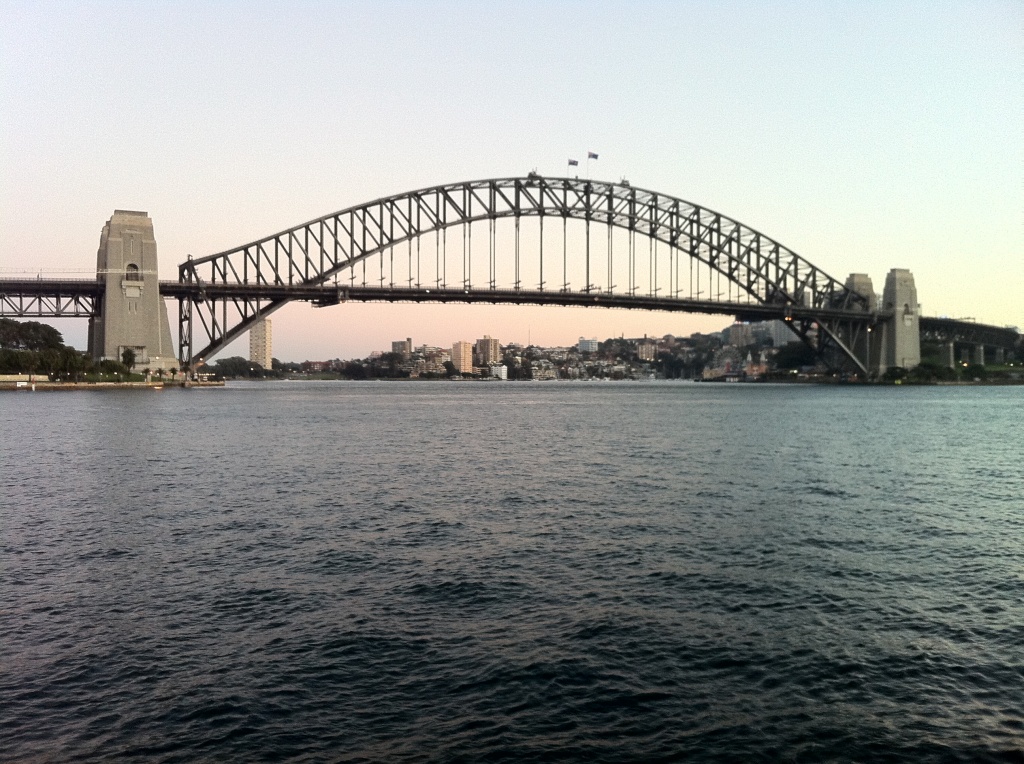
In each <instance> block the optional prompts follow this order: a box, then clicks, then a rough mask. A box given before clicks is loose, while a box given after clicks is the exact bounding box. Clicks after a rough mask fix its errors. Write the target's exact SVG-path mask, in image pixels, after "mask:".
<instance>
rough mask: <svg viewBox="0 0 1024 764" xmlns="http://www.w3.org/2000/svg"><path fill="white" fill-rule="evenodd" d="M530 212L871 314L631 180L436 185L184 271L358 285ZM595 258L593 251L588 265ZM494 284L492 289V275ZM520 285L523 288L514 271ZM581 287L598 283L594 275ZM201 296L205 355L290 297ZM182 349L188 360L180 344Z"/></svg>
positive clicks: (775, 294) (861, 303)
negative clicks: (473, 227) (409, 252)
mask: <svg viewBox="0 0 1024 764" xmlns="http://www.w3.org/2000/svg"><path fill="white" fill-rule="evenodd" d="M522 217H539V218H541V220H542V221H543V219H544V218H545V217H547V218H556V219H557V218H562V219H566V220H568V219H577V220H584V221H587V222H588V223H589V222H595V223H599V224H605V225H608V226H610V227H615V228H620V229H625V230H628V231H630V232H633V233H638V234H640V235H641V236H644V237H647V238H649V239H651V240H652V241H657V242H660V243H664V244H667V245H668V246H669V247H670V248H672V249H673V250H674V251H676V252H678V253H680V254H682V255H686V256H687V257H689V258H691V259H692V260H695V261H697V262H699V263H702V264H703V265H705V266H706V267H707V268H709V269H711V270H713V271H716V272H718V273H720V274H721V275H722V276H724V277H725V278H726V279H727V280H728V281H730V282H732V283H733V284H736V285H737V286H738V287H739V288H740V289H741V290H743V292H744V293H745V294H746V295H747V297H748V299H750V300H752V302H753V303H754V304H760V305H775V306H779V307H780V308H785V307H790V308H801V309H802V308H813V309H817V310H839V311H843V312H847V313H850V314H857V313H859V314H861V315H865V314H866V311H867V297H866V296H863V295H860V294H857V293H856V292H853V291H851V290H850V289H848V288H847V287H846V286H845V285H844V284H842V283H840V282H839V281H837V280H836V279H835V278H833V277H831V276H829V275H828V274H827V273H825V272H824V271H822V270H820V269H819V268H816V267H815V266H814V265H812V264H811V263H810V262H808V261H807V260H805V259H804V258H802V257H800V256H799V255H797V254H796V253H794V252H792V251H791V250H789V249H788V248H786V247H784V246H783V245H781V244H780V243H778V242H777V241H775V240H773V239H771V238H769V237H767V236H765V235H764V234H762V233H760V232H758V231H756V230H754V229H751V228H749V227H747V226H745V225H743V224H742V223H739V222H738V221H735V220H733V219H731V218H728V217H726V216H724V215H721V214H720V213H717V212H715V211H713V210H708V209H706V208H704V207H701V206H699V205H695V204H692V203H690V202H687V201H684V200H682V199H678V198H675V197H672V196H668V195H665V194H658V193H655V192H652V191H647V190H644V189H639V188H633V187H632V186H630V185H628V184H626V183H607V182H600V181H588V180H579V179H570V178H545V177H541V176H538V175H532V174H531V175H530V176H528V177H526V178H504V179H495V180H482V181H471V182H466V183H455V184H450V185H443V186H435V187H432V188H427V189H421V190H418V191H412V192H408V193H403V194H398V195H395V196H390V197H385V198H382V199H377V200H375V201H372V202H368V203H365V204H361V205H357V206H355V207H351V208H348V209H345V210H342V211H340V212H336V213H332V214H331V215H326V216H324V217H321V218H317V219H315V220H312V221H309V222H308V223H304V224H302V225H299V226H296V227H294V228H290V229H288V230H285V231H282V232H280V233H277V234H274V235H272V236H268V237H265V238H263V239H258V240H256V241H253V242H250V243H248V244H244V245H242V246H240V247H236V248H233V249H230V250H226V251H224V252H220V253H217V254H214V255H209V256H207V257H202V258H197V259H194V260H193V259H190V260H188V261H187V262H185V263H183V264H182V265H181V266H180V267H179V281H180V282H181V284H182V285H186V284H187V285H193V286H200V287H212V286H213V285H217V284H220V285H228V284H244V285H253V286H256V285H279V286H285V285H287V286H302V285H308V286H312V285H317V284H323V283H324V282H326V281H328V280H329V279H332V278H334V277H336V276H337V275H339V274H341V273H343V272H344V271H346V270H348V272H349V279H350V280H351V282H352V286H354V283H355V266H356V265H357V264H359V263H360V262H362V263H363V264H364V266H365V263H366V261H367V259H368V258H369V257H370V256H372V255H380V254H382V253H383V252H384V251H385V250H388V249H390V248H393V247H395V246H396V245H398V244H401V243H404V242H409V241H412V240H413V239H416V238H419V237H422V236H424V235H425V234H429V233H435V232H441V233H442V235H443V234H444V232H445V231H446V229H448V228H450V227H453V226H460V225H466V224H469V223H473V222H479V221H488V220H490V221H494V220H497V219H501V218H516V219H519V218H522ZM588 241H589V239H588ZM589 265H590V263H589V259H588V262H587V268H588V273H589ZM382 286H383V285H382ZM467 286H468V284H467ZM567 286H568V285H564V287H563V291H564V290H566V289H567ZM489 288H490V289H491V290H494V289H496V285H495V284H494V283H493V277H492V279H491V281H490V283H489ZM515 288H517V289H518V288H520V284H519V282H518V276H517V282H516V284H515ZM474 291H483V290H474ZM579 291H582V292H584V293H589V292H590V291H591V288H590V284H589V278H588V284H587V285H586V286H585V287H584V288H583V289H582V290H579ZM198 295H199V296H198V298H197V299H196V300H195V304H194V305H192V306H190V308H189V311H188V312H189V316H187V317H186V316H184V313H183V317H182V320H183V321H185V320H187V321H188V324H189V326H188V336H187V337H186V336H185V334H186V332H185V329H184V325H183V328H182V342H183V344H184V346H185V347H187V348H188V349H189V351H191V345H192V337H191V334H192V332H193V331H194V330H195V329H198V328H202V330H203V332H204V333H205V335H206V338H207V344H206V346H205V347H204V348H203V349H202V351H201V352H200V353H199V355H202V356H207V357H208V356H209V355H211V354H212V353H214V352H216V351H217V350H219V349H220V348H222V347H223V346H224V345H226V344H228V343H229V342H231V341H232V340H234V339H235V338H237V337H238V336H240V335H241V334H242V333H244V332H245V331H247V330H248V328H249V327H250V326H251V325H252V324H253V323H254V322H255V321H257V320H259V318H261V317H264V316H266V315H268V314H269V313H271V312H273V311H274V310H276V309H277V308H279V307H280V306H281V305H283V304H284V303H285V302H287V301H288V300H287V299H269V300H265V299H259V298H256V297H247V296H242V295H238V296H234V297H228V296H219V297H213V296H212V294H211V296H210V301H209V302H208V303H204V302H203V300H204V295H203V294H202V292H199V293H198ZM189 299H191V298H189ZM637 307H639V305H638V306H637ZM197 318H198V321H197V320H196V319H197ZM830 335H832V332H831V331H826V332H825V333H824V336H825V337H826V338H827V337H829V336H830ZM835 339H837V338H835ZM823 341H827V340H823ZM837 341H838V339H837ZM840 345H842V343H840ZM847 352H848V351H847ZM182 355H183V357H185V358H186V360H187V358H188V356H187V355H186V353H185V352H184V351H183V353H182ZM850 357H851V358H852V359H853V360H854V361H855V362H856V363H857V364H858V365H860V364H859V361H856V359H855V358H853V357H852V355H851V356H850Z"/></svg>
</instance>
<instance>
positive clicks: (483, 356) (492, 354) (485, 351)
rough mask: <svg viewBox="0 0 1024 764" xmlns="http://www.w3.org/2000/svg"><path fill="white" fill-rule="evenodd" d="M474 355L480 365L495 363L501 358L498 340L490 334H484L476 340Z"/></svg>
mask: <svg viewBox="0 0 1024 764" xmlns="http://www.w3.org/2000/svg"><path fill="white" fill-rule="evenodd" d="M476 355H477V359H478V360H479V362H480V365H481V366H490V365H491V364H494V363H497V362H498V361H500V360H501V348H500V347H499V346H498V341H497V340H496V339H494V338H493V337H491V335H489V334H485V335H484V336H483V339H479V340H477V341H476Z"/></svg>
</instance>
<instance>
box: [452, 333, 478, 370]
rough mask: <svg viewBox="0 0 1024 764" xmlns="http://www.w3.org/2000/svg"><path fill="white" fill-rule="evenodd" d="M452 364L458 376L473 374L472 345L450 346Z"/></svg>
mask: <svg viewBox="0 0 1024 764" xmlns="http://www.w3.org/2000/svg"><path fill="white" fill-rule="evenodd" d="M452 364H453V365H454V366H455V368H456V370H457V371H458V372H459V374H472V373H473V343H471V342H462V341H461V340H460V341H459V342H456V343H455V344H453V345H452Z"/></svg>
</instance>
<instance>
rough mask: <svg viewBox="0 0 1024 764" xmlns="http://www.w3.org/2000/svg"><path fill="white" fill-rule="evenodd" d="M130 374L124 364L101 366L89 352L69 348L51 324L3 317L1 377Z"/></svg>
mask: <svg viewBox="0 0 1024 764" xmlns="http://www.w3.org/2000/svg"><path fill="white" fill-rule="evenodd" d="M128 372H129V369H128V367H126V366H125V365H124V364H122V363H118V362H117V361H100V362H98V363H97V362H94V361H93V360H92V358H91V357H90V356H89V355H88V354H87V353H83V352H81V351H80V350H76V349H75V348H73V347H70V346H69V345H65V344H64V337H63V335H61V333H60V332H59V331H57V330H56V329H54V328H53V327H52V326H50V325H49V324H43V323H40V322H38V321H12V320H11V319H9V318H0V374H45V375H47V376H48V377H50V378H51V379H70V380H75V381H79V380H81V379H82V378H83V377H86V376H91V375H121V374H128Z"/></svg>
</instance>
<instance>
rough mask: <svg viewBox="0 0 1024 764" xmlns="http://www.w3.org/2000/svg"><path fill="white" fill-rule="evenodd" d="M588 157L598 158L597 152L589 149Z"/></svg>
mask: <svg viewBox="0 0 1024 764" xmlns="http://www.w3.org/2000/svg"><path fill="white" fill-rule="evenodd" d="M587 159H597V154H595V153H594V152H593V151H588V152H587Z"/></svg>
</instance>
